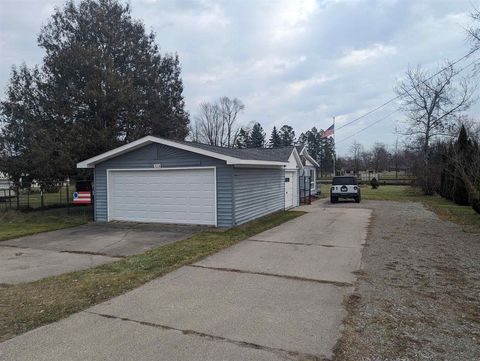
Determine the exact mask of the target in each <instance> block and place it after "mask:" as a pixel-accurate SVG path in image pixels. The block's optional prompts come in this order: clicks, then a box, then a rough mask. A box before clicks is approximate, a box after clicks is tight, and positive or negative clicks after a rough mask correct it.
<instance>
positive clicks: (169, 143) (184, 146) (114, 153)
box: [77, 135, 288, 168]
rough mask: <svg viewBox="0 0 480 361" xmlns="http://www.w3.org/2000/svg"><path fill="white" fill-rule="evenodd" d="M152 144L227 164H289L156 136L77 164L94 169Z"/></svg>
mask: <svg viewBox="0 0 480 361" xmlns="http://www.w3.org/2000/svg"><path fill="white" fill-rule="evenodd" d="M150 143H158V144H163V145H167V146H170V147H173V148H178V149H183V150H186V151H189V152H192V153H197V154H201V155H205V156H207V157H212V158H216V159H220V160H224V161H225V162H226V163H227V164H233V165H237V164H243V165H275V166H286V165H287V164H288V163H287V162H275V161H266V160H250V159H240V158H236V157H231V156H228V155H224V154H220V153H216V152H211V151H209V150H205V149H201V148H197V147H194V146H191V145H187V144H180V143H177V142H174V141H171V140H168V139H163V138H157V137H154V136H151V135H149V136H146V137H143V138H140V139H138V140H136V141H134V142H131V143H128V144H125V145H122V146H121V147H118V148H115V149H112V150H110V151H108V152H105V153H102V154H99V155H97V156H95V157H92V158H90V159H87V160H84V161H83V162H80V163H78V164H77V168H94V167H95V164H98V163H100V162H104V161H106V160H108V159H111V158H114V157H117V156H119V155H122V154H125V153H128V152H130V151H132V150H134V149H138V148H141V147H143V146H144V145H146V144H150Z"/></svg>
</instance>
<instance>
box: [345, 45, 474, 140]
mask: <svg viewBox="0 0 480 361" xmlns="http://www.w3.org/2000/svg"><path fill="white" fill-rule="evenodd" d="M472 53H473V52H470V53H469V54H472ZM469 54H468V55H469ZM464 57H465V56H464ZM458 62H459V61H457V62H456V63H458ZM456 63H455V64H456ZM476 63H477V62H476V61H472V62H471V63H470V64H468V65H467V66H464V67H463V68H462V69H460V70H459V71H458V72H457V74H456V75H458V74H460V73H461V72H462V71H464V70H465V69H468V68H469V67H471V66H472V65H474V64H476ZM452 65H453V63H452ZM447 68H448V67H447ZM447 68H444V69H443V71H445V69H447ZM438 74H440V72H438V73H437V74H434V75H433V76H435V75H438ZM433 76H432V77H433ZM432 77H430V78H428V79H427V80H430V79H431V78H432ZM427 80H424V81H427ZM412 89H413V88H411V89H409V90H408V91H410V90H412ZM400 96H402V94H401V95H398V96H397V97H395V98H393V99H391V100H389V101H388V102H387V103H385V105H386V104H388V103H391V102H392V101H393V100H396V99H397V98H399V97H400ZM383 106H384V105H382V106H380V107H377V108H375V109H374V110H371V111H370V113H373V112H374V111H376V110H377V109H380V108H382V107H383ZM397 111H398V109H395V110H394V111H393V112H391V113H389V114H388V115H386V116H385V117H383V118H380V119H378V120H376V121H375V122H373V123H371V124H369V125H367V126H366V127H365V128H362V129H360V130H358V131H356V132H355V133H353V134H352V135H349V136H348V137H346V138H343V139H341V140H339V141H338V142H336V144H338V143H341V142H343V141H345V140H347V139H350V138H352V137H354V136H355V135H357V134H359V133H361V132H363V131H364V130H366V129H368V128H370V127H371V126H373V125H375V124H377V123H380V122H381V121H383V120H385V119H387V118H388V117H390V116H391V115H393V114H394V113H396V112H397ZM366 115H368V113H365V114H364V115H363V116H362V117H364V116H366ZM362 117H359V118H357V120H359V119H361V118H362ZM352 122H353V121H352ZM347 125H349V124H348V123H347V124H345V125H343V126H341V127H340V128H338V129H341V128H343V127H345V126H347Z"/></svg>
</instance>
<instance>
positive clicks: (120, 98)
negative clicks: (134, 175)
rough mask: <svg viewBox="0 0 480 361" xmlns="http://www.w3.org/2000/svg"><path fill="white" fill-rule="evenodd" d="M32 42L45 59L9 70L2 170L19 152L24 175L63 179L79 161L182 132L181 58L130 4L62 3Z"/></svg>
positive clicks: (114, 0)
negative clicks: (166, 51)
mask: <svg viewBox="0 0 480 361" xmlns="http://www.w3.org/2000/svg"><path fill="white" fill-rule="evenodd" d="M38 44H39V46H40V47H41V48H43V50H44V51H45V56H44V59H43V65H42V66H41V67H40V68H39V69H36V68H35V69H31V70H29V69H27V68H26V67H22V68H20V69H19V70H15V69H14V70H13V72H12V76H11V79H10V83H9V86H8V91H7V97H6V99H5V100H4V101H3V102H2V103H1V104H0V116H1V117H2V120H3V122H4V128H3V129H2V131H1V133H0V144H1V145H2V149H0V153H3V158H7V161H5V162H3V161H2V163H1V164H0V167H2V168H1V169H0V171H3V172H6V173H8V174H12V175H13V174H14V173H15V172H16V171H15V170H14V169H12V168H11V167H10V166H8V165H9V164H11V163H12V162H10V161H9V160H8V159H18V160H21V161H20V163H24V164H26V166H25V167H24V169H23V170H22V173H24V174H29V175H34V177H35V179H37V180H38V181H40V182H42V181H43V180H45V181H48V182H50V181H54V180H55V179H58V180H63V179H65V178H67V177H71V176H72V175H75V173H76V172H77V170H76V167H75V165H76V163H77V162H78V161H80V160H84V159H86V158H89V157H92V156H94V155H97V154H99V153H101V152H104V151H106V150H109V149H111V148H114V147H116V146H118V145H121V144H123V143H125V142H130V141H132V140H135V139H138V138H140V137H142V136H145V135H149V134H151V135H157V136H163V137H167V138H174V139H184V138H185V136H186V135H187V133H188V128H187V126H188V122H189V120H188V113H186V111H185V109H184V107H185V105H184V99H183V95H182V93H183V84H182V80H181V78H180V63H179V59H178V57H177V56H176V55H161V54H160V53H159V49H158V46H157V45H156V44H155V37H154V34H153V33H150V34H147V33H146V31H145V27H144V25H143V24H142V23H141V22H139V21H137V20H134V19H132V17H131V10H130V7H129V5H128V4H124V3H123V2H121V1H119V0H83V1H81V2H79V3H77V2H74V1H68V2H67V3H66V4H65V7H64V8H63V9H56V10H55V13H54V14H53V15H52V17H51V19H50V21H48V22H47V24H46V25H44V26H43V27H42V29H41V31H40V35H39V37H38ZM29 83H30V84H32V86H33V88H32V89H29V90H28V91H27V92H25V90H27V84H29ZM19 109H21V111H20V112H19V111H18V110H19ZM18 125H21V126H18ZM32 129H34V130H35V135H34V136H32V135H31V134H30V133H31V130H32ZM27 138H28V139H29V141H28V142H25V143H24V142H23V140H22V139H27ZM32 157H33V158H32Z"/></svg>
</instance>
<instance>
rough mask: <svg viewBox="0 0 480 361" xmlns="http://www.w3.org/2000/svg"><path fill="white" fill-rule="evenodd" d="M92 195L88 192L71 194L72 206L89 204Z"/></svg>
mask: <svg viewBox="0 0 480 361" xmlns="http://www.w3.org/2000/svg"><path fill="white" fill-rule="evenodd" d="M91 203H92V195H91V193H90V192H75V193H73V204H91Z"/></svg>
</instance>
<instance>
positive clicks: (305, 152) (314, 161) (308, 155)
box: [302, 149, 320, 167]
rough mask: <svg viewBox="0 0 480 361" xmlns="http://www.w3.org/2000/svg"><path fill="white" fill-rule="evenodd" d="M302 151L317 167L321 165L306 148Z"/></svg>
mask: <svg viewBox="0 0 480 361" xmlns="http://www.w3.org/2000/svg"><path fill="white" fill-rule="evenodd" d="M302 153H303V155H304V156H305V158H307V159H308V160H309V161H310V163H312V164H313V165H314V166H315V167H320V164H318V163H317V161H316V160H315V159H313V158H312V156H311V155H310V154H308V152H307V151H306V150H305V149H304V150H303V151H302Z"/></svg>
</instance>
